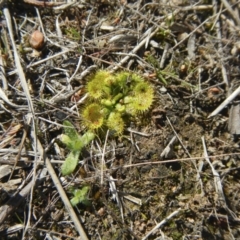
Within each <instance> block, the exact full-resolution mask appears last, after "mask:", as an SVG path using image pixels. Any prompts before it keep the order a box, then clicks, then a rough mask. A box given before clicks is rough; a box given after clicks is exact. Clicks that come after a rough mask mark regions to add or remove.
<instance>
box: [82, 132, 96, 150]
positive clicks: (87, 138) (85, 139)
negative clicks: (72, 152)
mask: <svg viewBox="0 0 240 240" xmlns="http://www.w3.org/2000/svg"><path fill="white" fill-rule="evenodd" d="M94 138H95V134H94V133H93V132H91V131H88V132H86V133H84V134H83V135H82V136H81V137H80V138H79V141H80V142H81V144H82V148H83V147H85V146H86V145H88V144H89V143H90V142H91V141H92V140H93V139H94Z"/></svg>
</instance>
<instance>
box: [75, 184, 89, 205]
mask: <svg viewBox="0 0 240 240" xmlns="http://www.w3.org/2000/svg"><path fill="white" fill-rule="evenodd" d="M89 189H90V187H88V186H85V187H83V188H82V189H77V190H75V191H74V197H73V198H72V199H71V200H70V202H71V204H72V205H73V206H76V205H77V204H78V203H83V204H84V205H89V203H90V201H89V200H88V199H87V194H88V192H89Z"/></svg>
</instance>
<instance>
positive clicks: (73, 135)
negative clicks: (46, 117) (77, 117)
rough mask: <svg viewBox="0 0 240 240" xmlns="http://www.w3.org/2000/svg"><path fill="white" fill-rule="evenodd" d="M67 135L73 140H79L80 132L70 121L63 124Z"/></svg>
mask: <svg viewBox="0 0 240 240" xmlns="http://www.w3.org/2000/svg"><path fill="white" fill-rule="evenodd" d="M63 127H64V132H65V134H66V135H67V136H68V137H69V138H70V139H71V140H72V141H74V140H77V139H78V137H79V134H78V132H77V131H76V130H75V128H74V126H73V125H72V124H71V123H70V122H69V121H64V122H63Z"/></svg>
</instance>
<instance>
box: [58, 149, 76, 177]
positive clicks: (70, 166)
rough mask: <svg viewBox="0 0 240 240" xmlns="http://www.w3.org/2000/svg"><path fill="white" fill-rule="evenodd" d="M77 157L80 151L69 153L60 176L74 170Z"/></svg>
mask: <svg viewBox="0 0 240 240" xmlns="http://www.w3.org/2000/svg"><path fill="white" fill-rule="evenodd" d="M79 155H80V151H72V152H70V153H69V155H68V157H67V158H66V160H65V161H64V163H63V165H62V167H61V172H62V175H64V176H65V175H69V174H71V173H72V172H73V171H74V170H75V168H76V166H77V164H78V158H79Z"/></svg>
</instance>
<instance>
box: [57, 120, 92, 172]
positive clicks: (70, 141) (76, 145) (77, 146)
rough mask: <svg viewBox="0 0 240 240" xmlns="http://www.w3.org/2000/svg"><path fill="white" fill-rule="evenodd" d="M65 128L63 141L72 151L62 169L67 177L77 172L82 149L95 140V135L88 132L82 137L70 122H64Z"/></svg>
mask: <svg viewBox="0 0 240 240" xmlns="http://www.w3.org/2000/svg"><path fill="white" fill-rule="evenodd" d="M63 126H64V132H65V134H62V136H61V141H62V142H63V143H64V144H65V145H66V147H67V148H68V150H70V153H69V154H68V156H67V158H66V159H65V161H64V163H63V165H62V167H61V172H62V174H63V175H64V176H65V175H69V174H71V173H72V172H73V171H74V170H75V168H76V167H77V164H78V161H79V156H80V153H81V150H82V148H83V147H85V146H87V145H88V144H89V143H90V142H91V141H92V140H93V139H94V137H95V134H94V133H93V132H91V131H87V132H86V133H84V134H83V135H82V136H80V135H79V134H78V132H77V131H76V129H75V128H74V126H73V125H72V124H71V123H70V122H69V121H64V122H63Z"/></svg>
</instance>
